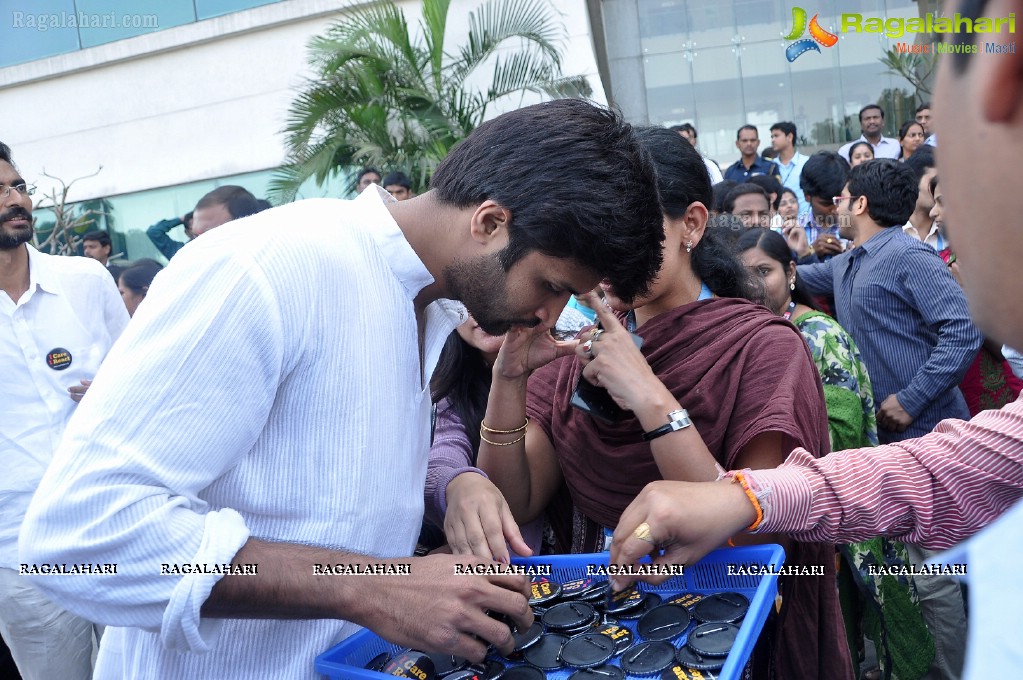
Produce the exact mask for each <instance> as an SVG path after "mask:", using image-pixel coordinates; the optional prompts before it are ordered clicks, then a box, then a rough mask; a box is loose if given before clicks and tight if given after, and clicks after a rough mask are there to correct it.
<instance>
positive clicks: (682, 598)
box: [664, 593, 703, 611]
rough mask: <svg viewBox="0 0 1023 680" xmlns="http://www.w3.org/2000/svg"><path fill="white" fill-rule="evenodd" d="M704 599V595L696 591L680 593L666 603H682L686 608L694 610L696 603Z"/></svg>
mask: <svg viewBox="0 0 1023 680" xmlns="http://www.w3.org/2000/svg"><path fill="white" fill-rule="evenodd" d="M702 599H703V595H697V594H696V593H679V594H678V595H676V596H675V597H673V598H671V599H670V600H666V601H665V602H664V604H680V605H682V606H683V607H685V608H686V609H688V610H690V611H692V609H693V607H695V606H696V603H698V602H699V601H700V600H702Z"/></svg>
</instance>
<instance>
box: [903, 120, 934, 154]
mask: <svg viewBox="0 0 1023 680" xmlns="http://www.w3.org/2000/svg"><path fill="white" fill-rule="evenodd" d="M914 125H918V126H920V132H923V133H924V135H925V136H926V134H927V133H926V131H925V130H924V126H923V123H918V122H916V121H915V120H907V121H906V122H905V123H903V124H902V126H901V127H900V128H899V158H902V154H903V151H902V140H903V139H905V138H906V135H908V134H909V128H911V127H913V126H914ZM914 153H916V152H915V151H914Z"/></svg>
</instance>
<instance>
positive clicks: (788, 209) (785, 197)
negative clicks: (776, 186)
mask: <svg viewBox="0 0 1023 680" xmlns="http://www.w3.org/2000/svg"><path fill="white" fill-rule="evenodd" d="M778 214H779V215H781V216H782V217H783V218H785V219H787V220H788V219H795V218H796V217H798V216H799V201H798V200H797V199H796V197H795V196H794V195H793V194H791V193H790V192H788V191H785V192H782V195H781V200H780V201H779V202H778Z"/></svg>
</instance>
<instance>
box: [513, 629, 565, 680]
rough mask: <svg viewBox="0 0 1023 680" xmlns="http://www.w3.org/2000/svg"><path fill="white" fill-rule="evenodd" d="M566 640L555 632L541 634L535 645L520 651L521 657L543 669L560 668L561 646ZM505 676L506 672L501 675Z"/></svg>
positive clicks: (552, 669)
mask: <svg viewBox="0 0 1023 680" xmlns="http://www.w3.org/2000/svg"><path fill="white" fill-rule="evenodd" d="M566 642H568V638H567V637H565V636H564V635H558V634H557V633H547V634H546V635H543V636H541V638H540V639H539V640H538V641H537V643H536V644H535V645H533V646H532V647H530V648H529V649H527V650H526V651H524V652H522V658H523V659H525V660H526V661H527V662H528V663H531V664H533V665H534V666H536V667H537V668H542V669H544V670H545V671H554V670H557V669H559V668H561V666H562V663H561V648H562V647H564V646H565V643H566ZM501 677H502V678H504V677H507V673H505V675H502V676H501Z"/></svg>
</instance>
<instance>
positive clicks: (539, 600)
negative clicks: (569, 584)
mask: <svg viewBox="0 0 1023 680" xmlns="http://www.w3.org/2000/svg"><path fill="white" fill-rule="evenodd" d="M560 595H561V584H560V583H555V582H554V581H548V580H547V579H540V580H538V581H533V582H532V583H530V584H529V604H530V605H534V604H543V603H544V602H550V601H551V600H554V599H556V598H557V597H559V596H560Z"/></svg>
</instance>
